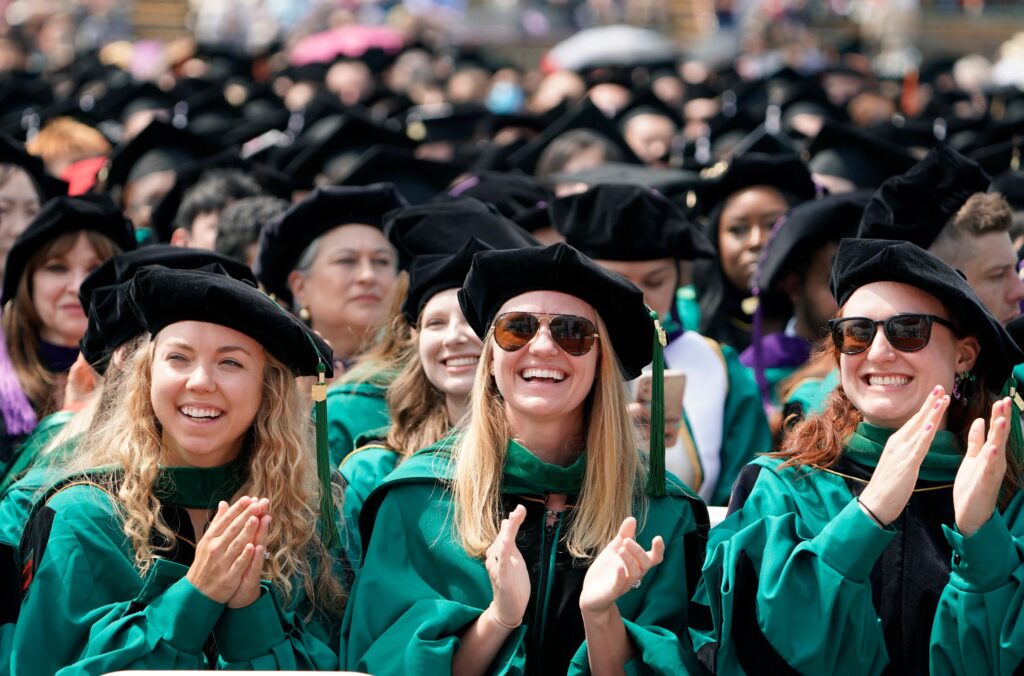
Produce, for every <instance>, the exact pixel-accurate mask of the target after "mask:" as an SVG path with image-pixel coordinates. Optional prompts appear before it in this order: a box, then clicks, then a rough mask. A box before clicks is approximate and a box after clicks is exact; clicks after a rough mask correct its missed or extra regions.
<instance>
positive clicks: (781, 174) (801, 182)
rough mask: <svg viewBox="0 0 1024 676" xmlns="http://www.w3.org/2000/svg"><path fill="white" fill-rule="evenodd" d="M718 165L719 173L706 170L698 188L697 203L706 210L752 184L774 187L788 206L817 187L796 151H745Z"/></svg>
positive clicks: (811, 195)
mask: <svg viewBox="0 0 1024 676" xmlns="http://www.w3.org/2000/svg"><path fill="white" fill-rule="evenodd" d="M721 166H722V167H724V171H722V173H720V174H718V176H717V177H715V176H714V174H715V173H717V172H709V173H710V174H711V176H710V177H709V178H707V179H706V182H705V183H704V184H703V185H701V186H700V187H699V188H698V189H697V194H698V204H699V206H700V209H701V211H702V212H703V213H705V214H709V213H711V212H712V211H714V210H715V207H718V206H720V205H721V204H723V203H724V202H725V200H726V199H728V197H729V196H730V195H732V194H733V193H736V192H738V191H740V190H743V189H745V188H749V187H751V186H755V185H767V186H771V187H773V188H775V189H776V190H778V191H779V192H781V193H782V195H783V196H784V197H785V198H786V201H787V202H789V204H790V206H793V205H794V204H798V203H800V202H806V201H807V200H812V199H814V198H815V197H816V196H817V187H816V186H815V185H814V181H813V180H812V179H811V173H810V172H809V171H808V170H807V165H805V164H804V163H803V162H802V161H801V160H800V158H799V157H797V156H795V155H765V154H762V153H746V154H744V155H739V156H737V157H735V158H733V160H732V161H731V162H729V163H727V164H723V165H721Z"/></svg>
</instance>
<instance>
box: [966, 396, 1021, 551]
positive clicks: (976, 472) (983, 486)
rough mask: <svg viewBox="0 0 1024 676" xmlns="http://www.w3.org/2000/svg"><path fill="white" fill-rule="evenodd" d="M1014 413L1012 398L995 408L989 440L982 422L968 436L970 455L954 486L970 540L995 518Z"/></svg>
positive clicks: (997, 403) (973, 426) (978, 420)
mask: <svg viewBox="0 0 1024 676" xmlns="http://www.w3.org/2000/svg"><path fill="white" fill-rule="evenodd" d="M1015 414H1016V413H1015V412H1012V409H1011V405H1010V400H1009V398H1006V399H1000V400H999V401H997V402H996V403H995V404H993V405H992V419H991V422H990V424H989V428H988V438H986V436H985V421H984V419H982V418H978V419H977V420H975V421H974V424H972V425H971V431H970V433H969V434H968V436H967V453H966V454H965V455H964V459H963V462H962V463H961V464H960V469H959V470H958V471H957V473H956V480H955V482H954V483H953V511H954V514H955V515H956V527H957V530H959V531H960V533H961V534H963V535H965V536H967V537H970V536H971V535H974V533H976V532H977V531H978V529H979V528H981V527H982V526H984V525H985V523H986V522H987V521H988V520H989V519H990V518H992V514H993V513H994V512H995V510H996V504H997V503H998V502H999V491H1000V489H1001V488H1002V483H1003V475H1005V474H1006V440H1007V439H1008V438H1009V435H1010V416H1011V415H1015Z"/></svg>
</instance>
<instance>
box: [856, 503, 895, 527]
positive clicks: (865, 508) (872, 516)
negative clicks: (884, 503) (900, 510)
mask: <svg viewBox="0 0 1024 676" xmlns="http://www.w3.org/2000/svg"><path fill="white" fill-rule="evenodd" d="M857 505H858V506H859V507H860V510H861V511H862V512H864V514H866V515H867V517H868V518H869V519H871V520H872V521H874V522H875V525H876V526H878V527H879V528H883V529H884V528H888V526H889V523H890V522H886V521H883V520H882V518H880V517H879V516H878V514H877V513H876V512H875V510H874V509H872V508H871V507H869V506H868V505H867V504H866V503H865V502H864V500H862V499H861V497H858V498H857Z"/></svg>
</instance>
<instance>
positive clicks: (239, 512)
mask: <svg viewBox="0 0 1024 676" xmlns="http://www.w3.org/2000/svg"><path fill="white" fill-rule="evenodd" d="M265 510H266V505H265V504H263V503H262V502H260V501H259V500H253V499H252V498H248V497H242V498H239V499H238V500H237V501H236V502H235V504H233V505H231V506H230V507H229V506H228V503H226V502H223V501H221V503H220V505H219V506H218V507H217V514H216V515H215V516H214V517H213V520H212V521H210V527H209V528H207V529H206V532H205V533H204V534H203V537H202V538H200V540H199V542H198V543H196V556H195V560H194V561H193V562H192V565H191V566H190V567H189V569H188V573H187V574H186V576H185V577H186V578H188V581H189V582H191V583H192V586H193V587H195V588H196V589H198V590H199V591H200V592H202V593H203V595H204V596H206V597H207V598H209V599H212V600H213V601H216V602H217V603H227V602H228V600H230V599H231V597H232V596H234V594H235V592H236V591H238V586H239V585H240V584H241V582H242V575H243V574H244V573H245V571H246V569H247V568H248V567H249V563H250V562H251V561H252V559H253V555H254V552H255V548H256V545H255V544H253V539H254V538H255V536H256V531H257V529H258V528H259V525H260V518H261V517H262V516H264V511H265Z"/></svg>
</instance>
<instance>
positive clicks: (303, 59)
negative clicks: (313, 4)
mask: <svg viewBox="0 0 1024 676" xmlns="http://www.w3.org/2000/svg"><path fill="white" fill-rule="evenodd" d="M404 45H405V39H404V38H403V37H402V34H401V33H400V32H399V31H397V30H395V29H394V28H389V27H388V26H341V27H340V28H335V29H333V30H329V31H325V32H323V33H316V34H315V35H310V36H309V37H307V38H303V39H302V40H300V41H299V43H298V44H297V45H295V47H294V48H293V49H292V53H291V57H290V59H289V60H290V61H291V63H292V65H293V66H305V65H308V64H311V63H326V62H329V61H333V60H334V59H336V58H337V57H339V56H347V57H350V58H359V57H360V56H362V55H363V54H364V53H366V50H368V49H370V48H372V47H377V48H380V49H383V50H384V51H386V52H391V53H397V52H398V51H400V50H401V49H402V47H403V46H404Z"/></svg>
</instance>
